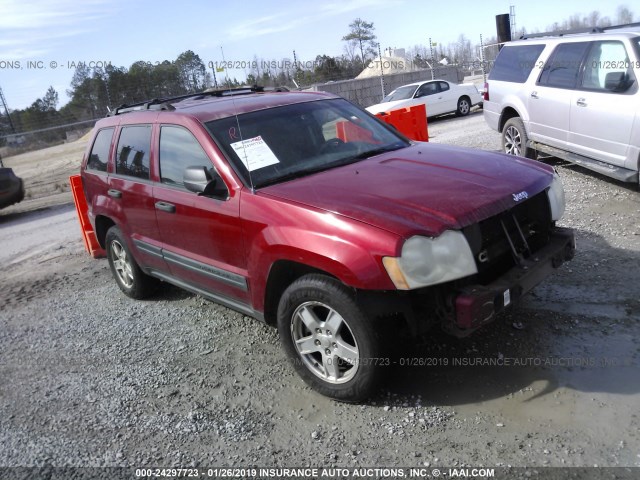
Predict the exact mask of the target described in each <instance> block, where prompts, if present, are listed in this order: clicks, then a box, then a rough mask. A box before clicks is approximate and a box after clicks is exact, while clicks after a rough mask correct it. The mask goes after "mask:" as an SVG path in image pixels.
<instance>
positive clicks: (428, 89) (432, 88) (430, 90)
mask: <svg viewBox="0 0 640 480" xmlns="http://www.w3.org/2000/svg"><path fill="white" fill-rule="evenodd" d="M434 93H438V84H437V83H435V82H431V83H425V84H424V85H422V86H421V87H420V88H419V89H418V94H417V95H416V98H419V97H425V96H427V95H433V94H434Z"/></svg>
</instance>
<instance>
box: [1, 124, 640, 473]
mask: <svg viewBox="0 0 640 480" xmlns="http://www.w3.org/2000/svg"><path fill="white" fill-rule="evenodd" d="M429 133H430V137H431V141H433V142H440V143H451V144H458V145H465V146H471V147H476V148H482V149H486V150H497V149H498V148H499V136H498V134H497V133H495V132H493V131H491V130H489V129H488V127H486V125H485V123H484V120H483V118H482V114H481V113H475V114H472V115H471V116H469V117H467V118H464V119H458V118H446V119H439V120H434V121H432V122H430V125H429ZM78 151H81V149H79V150H78ZM78 161H79V159H78ZM551 163H552V164H554V165H555V166H556V167H557V168H558V170H559V171H560V174H561V176H562V178H563V180H564V183H565V189H566V193H567V200H568V206H567V211H566V214H565V218H564V220H563V224H564V225H566V226H571V227H573V228H575V229H576V234H577V244H578V253H577V256H576V258H575V259H574V260H573V261H572V262H571V263H570V264H567V265H565V266H563V267H562V268H561V269H560V270H559V271H558V272H557V273H556V274H555V275H554V276H553V277H552V278H550V279H548V280H547V281H545V282H544V284H542V285H540V286H539V287H537V288H536V289H535V290H534V292H532V294H530V295H529V296H528V297H527V298H526V299H525V300H524V301H523V302H522V303H521V304H520V305H518V306H517V307H516V308H515V309H513V310H512V311H510V312H509V313H508V314H505V315H503V316H501V317H500V318H499V319H498V320H497V321H496V322H494V323H493V324H492V325H490V326H488V327H486V328H484V329H483V330H481V331H480V332H477V333H476V334H475V335H474V336H471V337H469V338H467V339H462V340H456V339H453V338H451V337H447V336H446V335H444V334H441V333H439V332H433V335H432V336H431V337H430V338H429V339H427V340H426V341H424V342H423V343H421V344H417V345H415V346H410V347H405V348H406V357H407V358H413V359H420V360H413V362H415V363H416V365H413V366H407V365H403V366H400V365H398V366H396V367H394V369H393V371H392V375H391V378H392V380H390V381H389V382H388V383H387V385H386V387H385V389H384V390H383V391H381V392H380V394H379V395H378V396H377V397H376V398H374V399H372V400H371V401H369V402H367V403H365V404H362V405H347V404H341V403H336V402H334V401H331V400H329V399H327V398H324V397H321V396H319V395H317V394H315V393H314V392H313V391H311V390H310V389H309V388H307V387H306V386H305V384H304V383H303V382H302V381H301V380H300V379H299V378H298V377H297V376H296V375H295V374H294V373H293V370H292V368H291V367H290V366H289V365H288V364H287V362H286V359H285V356H284V353H283V352H282V351H281V349H280V346H279V344H278V338H277V332H276V331H275V330H274V329H272V328H270V327H267V326H265V325H263V324H261V323H259V322H257V321H255V320H252V319H250V318H247V317H244V316H243V315H241V314H238V313H236V312H233V311H231V310H228V309H226V308H224V307H221V306H218V305H216V304H213V303H209V302H206V301H205V300H203V299H202V298H200V297H198V296H194V295H191V294H189V293H186V292H184V291H181V290H179V289H177V288H173V287H171V286H165V287H163V288H162V289H161V291H160V292H159V293H158V294H157V295H156V297H155V298H152V299H150V300H148V301H134V300H131V299H129V298H127V297H125V296H124V295H122V294H121V293H120V291H119V290H118V289H117V287H116V284H115V282H114V281H113V279H112V278H111V274H110V272H109V268H108V264H107V262H106V260H93V259H91V258H90V257H89V256H88V255H87V254H86V253H85V252H84V250H83V247H82V242H81V240H80V236H79V230H78V226H77V223H76V219H75V211H74V210H73V207H72V206H70V205H69V204H68V203H64V202H62V203H63V204H62V205H55V204H56V203H60V202H59V201H58V202H52V204H53V206H51V205H47V204H46V203H44V204H43V203H42V201H40V202H39V203H34V202H36V201H35V200H27V201H25V202H23V203H22V204H20V205H17V206H14V207H11V208H10V209H6V210H3V211H2V212H1V213H0V242H1V244H2V246H3V248H2V251H1V252H0V261H2V264H3V274H2V277H1V278H0V296H1V299H0V379H1V380H2V381H1V383H0V445H2V447H1V448H0V467H1V466H4V467H17V466H25V467H34V466H53V467H60V466H65V467H101V466H110V467H118V466H127V467H137V468H140V467H152V466H163V467H182V468H188V467H192V466H201V467H213V466H236V467H248V466H251V465H253V466H263V467H266V466H274V467H276V466H279V467H282V466H288V467H293V466H295V467H301V466H319V467H323V466H324V467H332V466H335V467H345V468H352V467H372V466H384V467H398V466H403V467H409V466H422V467H431V466H434V465H444V466H447V467H464V466H474V467H480V466H484V467H495V466H498V467H499V466H517V467H536V468H538V467H545V466H574V467H575V466H579V467H592V466H594V465H598V466H600V467H621V466H622V467H638V466H640V438H639V432H640V421H639V418H638V412H639V411H640V410H639V409H638V406H639V405H640V382H639V381H638V379H639V378H640V368H639V366H640V361H639V358H640V356H639V353H640V349H639V347H638V343H637V340H636V339H637V338H638V336H639V334H640V326H639V325H640V323H639V322H638V321H639V320H640V295H639V294H638V285H640V269H639V268H638V266H639V265H640V222H639V219H640V215H639V214H640V194H639V193H638V191H637V190H636V189H634V187H632V186H627V185H623V184H619V183H616V182H614V181H612V180H609V179H606V178H603V177H599V176H597V175H592V174H590V173H588V172H586V171H584V170H582V169H579V168H577V167H573V166H569V165H567V164H565V163H562V162H560V161H554V160H552V161H551ZM38 181H39V180H37V179H35V180H33V179H32V180H31V182H32V184H36V185H37V184H38V183H37V182H38ZM489 359H490V360H493V361H494V362H495V361H496V359H499V360H501V361H503V362H504V363H503V366H487V365H485V364H484V363H486V362H487V360H489ZM533 471H534V470H528V471H527V476H529V475H530V474H531V472H533ZM14 473H15V472H14ZM536 473H537V472H536ZM635 473H638V474H639V475H640V472H638V471H635ZM4 474H7V471H4ZM2 475H3V471H2V470H0V477H2ZM534 477H535V476H534ZM25 478H27V477H25ZM589 478H596V477H589ZM625 478H626V477H625ZM629 478H633V477H629ZM636 478H637V477H636Z"/></svg>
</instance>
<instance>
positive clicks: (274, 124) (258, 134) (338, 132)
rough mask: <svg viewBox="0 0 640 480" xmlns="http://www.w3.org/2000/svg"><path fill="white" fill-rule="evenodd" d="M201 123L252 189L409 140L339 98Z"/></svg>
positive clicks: (404, 143)
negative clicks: (204, 124)
mask: <svg viewBox="0 0 640 480" xmlns="http://www.w3.org/2000/svg"><path fill="white" fill-rule="evenodd" d="M206 125H207V128H208V129H209V131H210V132H211V134H212V135H213V137H214V138H215V139H216V141H217V143H218V145H220V146H221V147H222V149H223V150H224V151H225V153H226V154H227V157H228V158H229V159H230V160H231V163H232V164H233V166H234V169H235V171H236V172H237V173H238V174H239V175H240V176H241V177H242V178H243V179H244V181H245V183H246V184H247V185H252V186H253V187H254V188H260V187H263V186H266V185H270V184H273V183H278V182H282V181H285V180H289V179H292V178H296V177H301V176H304V175H309V174H311V173H314V172H318V171H321V170H327V169H329V168H334V167H338V166H341V165H346V164H348V163H353V162H357V161H359V160H362V159H364V158H367V157H370V156H372V155H376V154H378V153H382V152H385V151H390V150H396V149H398V148H403V147H406V146H408V145H409V143H408V142H407V141H406V140H404V139H403V138H402V137H400V136H398V135H397V134H395V133H393V132H392V131H390V130H389V129H388V128H387V127H385V126H384V125H383V124H382V123H380V122H379V121H378V120H376V119H375V118H373V117H371V116H370V115H369V114H367V113H366V112H364V111H362V110H361V109H359V108H358V107H356V106H355V105H352V104H351V103H349V102H347V101H346V100H343V99H333V100H321V101H315V102H307V103H298V104H293V105H286V106H283V107H276V108H270V109H265V110H259V111H256V112H251V113H245V114H242V115H238V116H237V117H228V118H223V119H220V120H213V121H211V122H207V124H206Z"/></svg>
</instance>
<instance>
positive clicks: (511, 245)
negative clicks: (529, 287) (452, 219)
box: [463, 191, 552, 285]
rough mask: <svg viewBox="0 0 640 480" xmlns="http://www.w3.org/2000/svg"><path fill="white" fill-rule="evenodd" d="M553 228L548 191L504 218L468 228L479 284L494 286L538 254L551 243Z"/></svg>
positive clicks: (515, 207)
mask: <svg viewBox="0 0 640 480" xmlns="http://www.w3.org/2000/svg"><path fill="white" fill-rule="evenodd" d="M551 227H552V222H551V210H550V207H549V200H548V199H547V194H546V193H545V192H544V191H543V192H541V193H539V194H538V195H535V196H534V197H532V198H530V199H528V200H526V201H524V202H522V203H520V204H518V205H515V206H514V207H513V208H512V209H510V210H508V211H506V212H503V213H501V214H500V215H496V216H495V217H491V218H488V219H486V220H483V221H482V222H480V223H478V224H475V225H471V226H469V227H466V228H465V229H464V230H463V232H464V234H465V236H466V238H467V240H468V242H469V245H470V247H471V251H472V252H473V255H474V257H475V260H476V265H477V267H478V276H477V278H476V282H477V283H480V284H483V285H486V284H488V283H491V282H492V281H494V280H495V279H496V278H498V277H499V276H501V275H503V274H504V273H505V272H507V271H508V270H510V269H511V268H513V267H514V266H516V265H518V264H519V262H520V261H521V260H522V259H526V258H529V257H530V256H531V255H533V254H535V252H537V251H538V250H539V249H540V248H542V247H543V246H544V245H546V244H547V243H548V241H549V232H550V229H551Z"/></svg>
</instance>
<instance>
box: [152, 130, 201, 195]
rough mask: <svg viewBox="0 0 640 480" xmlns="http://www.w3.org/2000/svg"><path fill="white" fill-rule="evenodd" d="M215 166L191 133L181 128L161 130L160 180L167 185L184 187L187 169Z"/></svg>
mask: <svg viewBox="0 0 640 480" xmlns="http://www.w3.org/2000/svg"><path fill="white" fill-rule="evenodd" d="M212 166H213V165H212V164H211V160H209V157H208V156H207V154H206V153H204V150H202V147H201V146H200V143H198V141H197V140H196V139H195V137H194V136H193V135H192V134H191V132H189V131H187V130H185V129H184V128H181V127H171V126H163V127H162V128H161V129H160V179H161V181H162V183H166V184H167V185H177V186H183V185H184V171H185V169H186V168H187V167H206V168H207V170H208V169H210V168H211V167H212Z"/></svg>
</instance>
